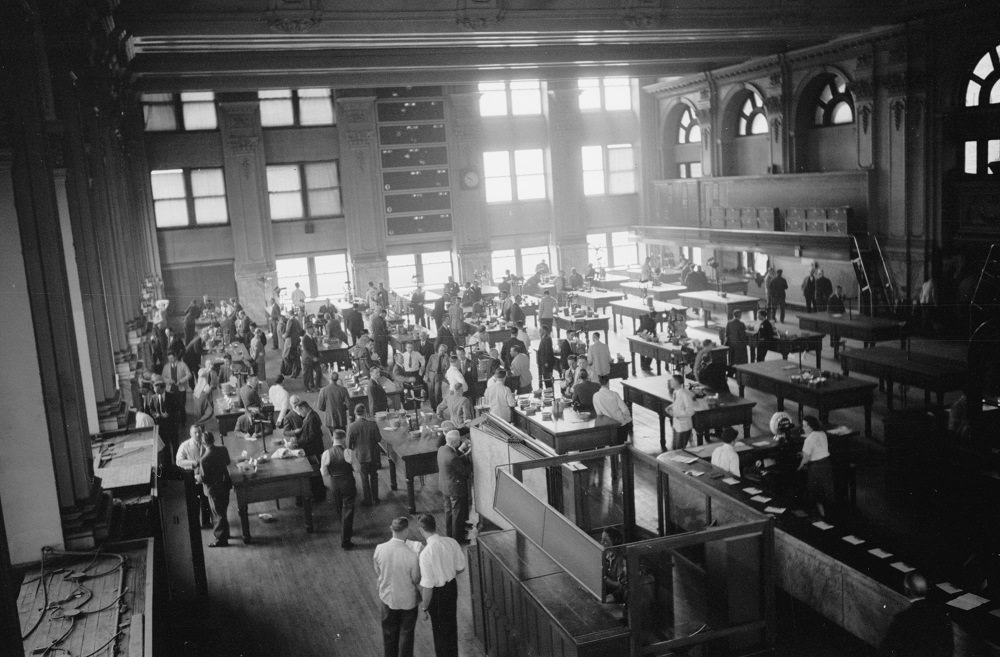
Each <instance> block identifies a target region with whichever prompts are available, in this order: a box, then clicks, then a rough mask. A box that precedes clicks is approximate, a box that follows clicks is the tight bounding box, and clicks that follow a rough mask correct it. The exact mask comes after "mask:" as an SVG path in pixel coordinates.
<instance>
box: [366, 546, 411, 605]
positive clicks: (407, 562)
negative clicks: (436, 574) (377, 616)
mask: <svg viewBox="0 0 1000 657" xmlns="http://www.w3.org/2000/svg"><path fill="white" fill-rule="evenodd" d="M372 560H373V562H374V564H375V576H376V577H377V578H378V597H379V599H381V600H382V602H384V603H385V604H386V606H388V607H389V609H413V608H414V607H416V606H417V585H418V584H419V582H420V565H419V561H418V557H417V553H416V552H414V551H413V550H411V549H410V548H409V546H407V545H406V541H404V540H403V539H401V538H391V539H389V540H388V541H386V542H385V543H379V544H378V545H377V546H376V547H375V555H374V556H373V558H372Z"/></svg>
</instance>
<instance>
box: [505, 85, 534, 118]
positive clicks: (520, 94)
mask: <svg viewBox="0 0 1000 657" xmlns="http://www.w3.org/2000/svg"><path fill="white" fill-rule="evenodd" d="M510 108H511V114H513V115H515V116H525V115H529V114H541V113H542V92H541V84H540V83H539V82H538V80H515V81H513V82H511V83H510Z"/></svg>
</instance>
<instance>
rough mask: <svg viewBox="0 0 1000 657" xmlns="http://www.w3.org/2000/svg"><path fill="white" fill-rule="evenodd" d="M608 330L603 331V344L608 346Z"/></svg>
mask: <svg viewBox="0 0 1000 657" xmlns="http://www.w3.org/2000/svg"><path fill="white" fill-rule="evenodd" d="M608 342H609V340H608V329H604V344H608Z"/></svg>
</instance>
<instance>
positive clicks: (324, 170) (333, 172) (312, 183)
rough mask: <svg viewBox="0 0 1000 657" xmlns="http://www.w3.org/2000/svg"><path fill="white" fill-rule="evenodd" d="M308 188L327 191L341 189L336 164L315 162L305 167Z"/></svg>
mask: <svg viewBox="0 0 1000 657" xmlns="http://www.w3.org/2000/svg"><path fill="white" fill-rule="evenodd" d="M305 169H306V187H308V188H309V189H326V188H329V187H339V186H340V181H339V180H338V178H337V163H336V162H313V163H310V164H307V165H305Z"/></svg>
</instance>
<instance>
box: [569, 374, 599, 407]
mask: <svg viewBox="0 0 1000 657" xmlns="http://www.w3.org/2000/svg"><path fill="white" fill-rule="evenodd" d="M600 389H601V386H600V385H598V384H597V383H594V382H593V381H581V382H580V383H578V384H576V387H575V388H573V402H574V403H575V404H576V405H577V406H579V408H580V410H584V411H591V410H593V409H594V395H595V394H596V393H597V391H598V390H600Z"/></svg>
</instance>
